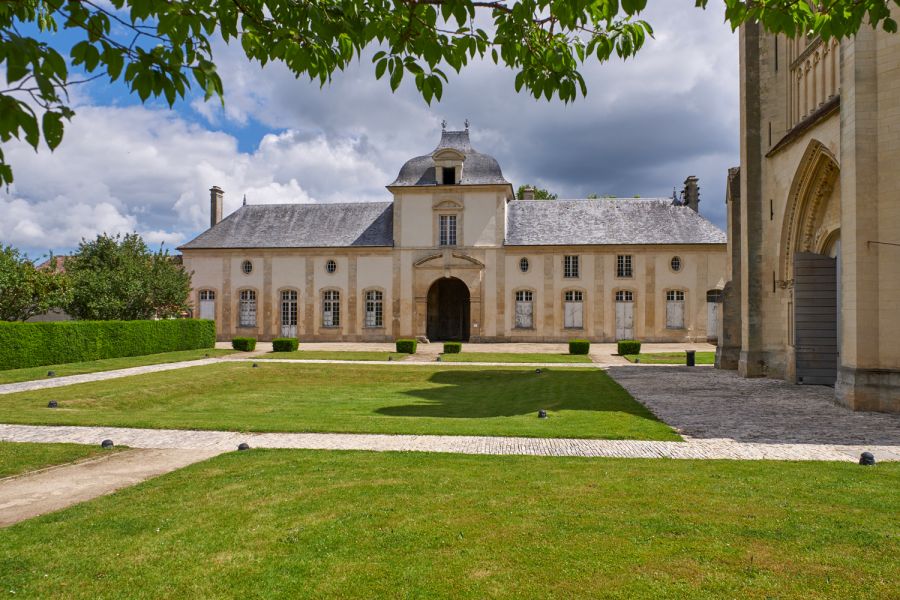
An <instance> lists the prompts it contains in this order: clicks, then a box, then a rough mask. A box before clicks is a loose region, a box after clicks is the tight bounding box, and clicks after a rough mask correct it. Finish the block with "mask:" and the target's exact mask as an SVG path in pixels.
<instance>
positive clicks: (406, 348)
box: [397, 340, 417, 354]
mask: <svg viewBox="0 0 900 600" xmlns="http://www.w3.org/2000/svg"><path fill="white" fill-rule="evenodd" d="M416 345H417V342H416V340H397V352H401V353H403V354H415V353H416Z"/></svg>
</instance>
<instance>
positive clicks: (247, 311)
mask: <svg viewBox="0 0 900 600" xmlns="http://www.w3.org/2000/svg"><path fill="white" fill-rule="evenodd" d="M238 298H239V300H238V327H243V328H252V327H256V290H241V291H240V293H239V295H238Z"/></svg>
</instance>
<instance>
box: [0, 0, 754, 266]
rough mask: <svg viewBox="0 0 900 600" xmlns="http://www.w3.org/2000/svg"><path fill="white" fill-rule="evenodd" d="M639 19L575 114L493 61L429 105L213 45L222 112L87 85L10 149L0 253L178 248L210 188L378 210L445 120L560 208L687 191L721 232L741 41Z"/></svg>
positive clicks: (686, 25) (679, 20)
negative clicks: (58, 141) (121, 246)
mask: <svg viewBox="0 0 900 600" xmlns="http://www.w3.org/2000/svg"><path fill="white" fill-rule="evenodd" d="M644 16H645V18H647V19H648V20H649V21H650V22H651V23H652V24H653V26H654V29H655V31H656V36H655V39H650V40H648V42H647V45H646V47H645V48H644V49H643V50H642V51H641V53H640V54H639V56H638V57H637V58H636V59H634V60H630V61H628V62H624V63H623V62H621V61H612V62H610V63H607V64H605V65H597V64H590V65H588V66H586V67H585V69H584V70H583V73H584V75H585V78H586V80H587V84H588V88H589V92H588V96H587V98H584V99H579V100H578V101H576V102H575V103H573V104H570V105H563V104H562V103H560V102H559V101H553V102H549V103H548V102H546V101H536V100H534V99H532V98H531V97H530V96H526V95H524V94H516V92H515V90H514V87H513V78H514V73H512V72H507V71H504V70H503V69H501V68H499V67H496V66H494V65H493V64H492V63H490V62H486V63H478V64H475V65H473V66H471V67H470V68H469V69H467V70H466V71H465V72H464V73H463V74H462V75H459V76H451V80H450V82H449V84H448V85H447V86H446V87H445V94H444V98H443V101H442V102H440V103H439V104H433V105H432V106H428V105H426V104H425V102H424V101H423V100H421V98H420V97H419V96H418V94H417V92H416V91H415V89H414V87H413V86H412V84H411V83H410V82H404V84H403V85H402V86H401V89H400V90H398V92H397V93H391V92H390V88H389V86H388V84H387V82H386V81H385V80H382V81H376V80H375V78H374V69H373V66H372V65H371V63H370V61H369V60H368V59H366V58H364V59H362V60H361V61H360V62H359V63H358V64H356V65H354V66H352V67H351V68H349V69H348V70H346V71H345V72H341V73H338V74H336V76H335V78H334V81H333V82H332V83H331V84H329V85H327V86H326V87H325V88H323V89H320V87H319V85H318V83H310V82H307V81H305V80H297V79H295V78H294V77H293V75H291V74H290V73H288V72H287V71H286V69H284V68H283V67H281V66H280V65H269V66H267V67H266V68H260V67H259V66H258V65H255V64H251V63H249V62H248V61H247V60H246V59H245V58H244V57H243V55H242V52H241V50H240V48H239V47H225V46H221V47H217V48H216V59H217V62H218V64H219V69H220V73H221V74H222V77H223V81H224V84H225V91H226V104H225V107H224V108H222V106H221V105H220V104H219V103H218V101H215V100H214V101H211V102H209V103H205V102H203V99H202V97H198V96H197V95H193V96H190V97H188V98H187V99H186V100H184V101H181V102H178V103H177V104H176V106H175V107H174V109H173V110H169V109H168V107H167V105H165V103H161V102H150V103H147V104H141V103H140V102H139V100H138V99H137V98H136V97H133V96H131V95H129V94H128V93H127V90H126V89H125V88H124V87H123V86H122V85H121V84H113V85H110V84H108V83H105V82H99V81H98V82H94V83H90V84H87V85H85V86H82V87H81V88H79V89H77V90H76V91H75V93H74V96H73V99H74V104H75V109H76V116H75V118H74V120H73V122H72V123H71V124H70V125H69V127H68V128H67V131H66V136H65V139H64V140H63V143H62V145H61V146H60V147H59V148H58V149H57V150H56V151H55V152H53V153H50V152H49V151H47V150H46V148H42V149H41V151H40V152H38V153H35V152H34V151H33V150H31V149H30V148H27V147H25V146H24V145H21V144H15V143H13V144H7V145H5V146H4V151H5V152H6V153H7V156H8V158H9V160H10V161H11V162H12V164H13V167H14V169H15V177H16V183H15V184H14V185H13V186H11V187H10V188H9V189H8V190H2V191H0V214H2V215H3V219H2V220H0V242H2V243H4V244H13V245H15V246H17V247H19V248H22V249H23V250H25V251H26V252H28V253H29V254H30V255H32V256H39V255H41V254H46V253H47V252H48V251H50V250H52V251H54V252H56V253H65V252H69V251H71V250H72V249H73V248H74V247H75V246H77V244H78V241H79V240H80V239H81V238H82V237H93V236H94V235H96V234H97V233H101V232H107V233H120V232H127V231H138V232H140V233H141V234H142V235H144V237H145V238H146V239H147V240H148V241H149V242H151V243H152V244H154V245H158V244H160V243H165V245H166V246H167V247H175V246H177V245H178V244H180V243H183V242H186V241H188V240H190V239H191V238H192V237H193V236H195V235H197V234H198V233H200V232H201V231H203V229H204V228H205V227H206V226H207V224H208V219H209V216H208V210H209V207H208V189H209V187H210V186H212V185H218V186H220V187H222V188H223V189H224V190H225V192H226V207H225V208H226V213H228V212H231V211H233V210H235V209H236V208H237V207H238V206H239V205H240V203H241V199H242V197H243V195H244V194H246V195H247V198H248V201H249V202H251V203H264V202H339V201H371V200H388V199H389V198H390V196H389V193H388V192H387V190H385V189H384V186H385V185H387V184H388V183H390V182H391V181H392V180H393V178H394V177H395V176H396V174H397V171H398V170H399V169H400V166H401V165H402V164H403V162H404V161H405V160H406V159H408V158H410V157H412V156H416V155H420V154H423V153H426V152H429V151H430V150H431V149H432V148H433V147H434V146H435V144H436V143H437V140H438V138H439V136H440V122H441V120H442V119H447V121H448V124H449V127H451V128H461V127H462V125H463V121H464V120H465V119H469V121H470V122H471V132H472V138H473V143H474V145H475V147H476V148H477V149H478V150H480V151H481V152H485V153H488V154H492V155H494V156H496V157H497V159H498V160H499V161H500V164H501V167H502V168H503V171H504V174H505V175H506V177H507V179H509V180H510V181H512V182H513V184H514V185H516V186H518V185H519V184H522V183H532V184H536V185H540V186H542V187H547V188H549V189H551V190H553V191H555V192H556V193H558V194H559V195H560V197H562V198H574V197H584V196H586V195H587V194H590V193H597V194H614V195H620V196H633V195H641V196H668V195H670V194H671V193H672V188H673V187H676V186H677V187H679V189H680V186H681V185H682V182H683V181H684V179H685V177H687V176H688V175H697V176H698V177H700V186H701V213H702V214H704V215H705V216H706V217H707V218H709V219H710V220H712V221H713V222H714V223H716V224H717V225H719V226H720V227H721V226H722V225H723V224H724V215H725V205H724V190H725V175H726V170H727V168H728V167H730V166H734V165H736V164H738V162H739V156H738V97H737V92H738V89H737V88H738V79H737V77H738V55H737V36H736V35H734V34H732V33H731V31H730V29H729V27H728V26H727V25H725V24H724V23H723V18H722V11H721V7H719V6H717V5H716V6H713V7H711V8H710V9H709V10H707V11H700V10H697V9H695V8H694V7H693V2H691V1H690V0H678V1H667V2H657V3H655V4H654V3H651V10H648V11H647V13H646V14H645V15H644ZM49 39H50V40H51V43H54V44H55V45H57V46H59V47H65V46H66V45H67V41H68V40H67V39H66V38H65V37H63V36H62V35H60V36H56V37H52V38H49Z"/></svg>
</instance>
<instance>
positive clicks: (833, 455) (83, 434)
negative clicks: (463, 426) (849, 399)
mask: <svg viewBox="0 0 900 600" xmlns="http://www.w3.org/2000/svg"><path fill="white" fill-rule="evenodd" d="M104 439H111V440H113V441H114V442H115V443H116V444H121V445H125V446H129V447H131V448H160V449H163V448H165V449H184V450H193V449H199V450H207V451H210V452H225V451H229V450H235V449H237V447H238V444H240V443H242V442H246V443H247V444H249V445H250V447H251V448H289V449H304V450H370V451H375V452H445V453H456V454H496V455H503V454H513V455H533V456H580V457H610V458H673V459H734V460H803V461H806V460H812V461H857V460H859V455H860V454H861V453H862V452H863V451H870V452H873V453H874V454H875V457H876V460H879V461H900V445H891V446H862V445H835V444H765V443H744V442H735V441H734V440H728V439H696V438H688V439H686V441H684V442H652V441H636V440H594V439H559V438H525V437H487V436H448V435H382V434H358V433H353V434H349V433H240V432H231V431H196V430H179V429H135V428H126V427H76V426H45V425H0V441H9V442H70V443H76V444H99V443H100V442H101V441H102V440H104Z"/></svg>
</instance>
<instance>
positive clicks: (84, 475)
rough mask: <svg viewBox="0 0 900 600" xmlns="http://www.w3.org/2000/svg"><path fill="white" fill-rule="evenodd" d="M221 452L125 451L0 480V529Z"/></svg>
mask: <svg viewBox="0 0 900 600" xmlns="http://www.w3.org/2000/svg"><path fill="white" fill-rule="evenodd" d="M221 452H222V450H220V449H209V448H204V449H150V450H126V451H125V452H117V453H115V454H109V455H107V456H103V457H101V458H97V459H94V460H88V461H83V462H78V463H74V464H69V465H61V466H58V467H51V468H49V469H43V470H41V471H37V472H34V473H30V474H28V473H26V474H24V475H20V476H17V477H9V478H6V479H0V527H8V526H9V525H12V524H14V523H18V522H19V521H24V520H25V519H30V518H32V517H36V516H38V515H43V514H46V513H50V512H53V511H57V510H60V509H62V508H66V507H68V506H72V505H73V504H78V503H79V502H84V501H86V500H91V499H92V498H96V497H97V496H102V495H104V494H110V493H112V492H114V491H116V490H118V489H120V488H123V487H127V486H130V485H135V484H137V483H140V482H141V481H144V480H146V479H150V478H151V477H157V476H159V475H162V474H164V473H168V472H169V471H174V470H176V469H180V468H182V467H186V466H187V465H190V464H192V463H195V462H199V461H202V460H206V459H208V458H211V457H213V456H216V455H217V454H220V453H221Z"/></svg>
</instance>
